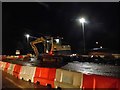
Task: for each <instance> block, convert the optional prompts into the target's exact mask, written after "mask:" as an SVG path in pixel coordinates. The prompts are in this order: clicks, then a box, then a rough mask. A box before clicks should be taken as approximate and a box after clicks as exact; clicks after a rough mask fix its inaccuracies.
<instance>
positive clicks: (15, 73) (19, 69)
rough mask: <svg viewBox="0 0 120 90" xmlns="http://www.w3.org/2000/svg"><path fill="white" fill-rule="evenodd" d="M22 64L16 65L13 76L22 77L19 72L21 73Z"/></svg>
mask: <svg viewBox="0 0 120 90" xmlns="http://www.w3.org/2000/svg"><path fill="white" fill-rule="evenodd" d="M21 67H22V66H21V65H17V64H16V65H15V67H14V70H13V76H15V77H17V78H20V76H19V74H20V71H21Z"/></svg>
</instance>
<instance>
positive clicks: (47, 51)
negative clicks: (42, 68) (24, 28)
mask: <svg viewBox="0 0 120 90" xmlns="http://www.w3.org/2000/svg"><path fill="white" fill-rule="evenodd" d="M62 39H63V38H60V37H57V38H55V37H51V36H45V37H40V38H36V39H35V40H34V41H31V42H30V45H31V47H32V49H33V51H34V54H35V57H36V58H37V60H38V59H40V58H42V61H43V60H46V59H47V60H48V59H49V60H51V59H52V60H53V59H55V58H56V57H57V58H58V57H59V58H61V57H65V56H67V55H70V54H71V46H70V45H62ZM39 43H42V44H43V46H44V49H43V50H44V51H43V53H39V51H38V48H37V46H36V45H37V44H39ZM52 60H51V61H52Z"/></svg>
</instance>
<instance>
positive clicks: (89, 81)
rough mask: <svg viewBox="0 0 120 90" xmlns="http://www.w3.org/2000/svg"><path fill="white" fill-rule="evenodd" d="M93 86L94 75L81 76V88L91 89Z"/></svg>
mask: <svg viewBox="0 0 120 90" xmlns="http://www.w3.org/2000/svg"><path fill="white" fill-rule="evenodd" d="M94 85H95V80H94V75H86V74H83V86H82V88H83V89H84V88H93V87H94Z"/></svg>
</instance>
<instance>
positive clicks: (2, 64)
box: [0, 62, 6, 70]
mask: <svg viewBox="0 0 120 90" xmlns="http://www.w3.org/2000/svg"><path fill="white" fill-rule="evenodd" d="M5 66H6V62H1V68H0V70H4V68H5Z"/></svg>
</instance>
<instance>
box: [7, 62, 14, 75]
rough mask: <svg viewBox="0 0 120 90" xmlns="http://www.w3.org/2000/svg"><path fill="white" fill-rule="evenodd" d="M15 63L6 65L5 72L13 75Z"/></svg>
mask: <svg viewBox="0 0 120 90" xmlns="http://www.w3.org/2000/svg"><path fill="white" fill-rule="evenodd" d="M14 67H15V64H12V63H11V64H10V66H9V67H8V70H7V73H9V74H11V75H13V70H14Z"/></svg>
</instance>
